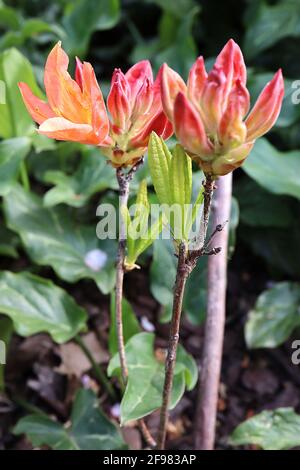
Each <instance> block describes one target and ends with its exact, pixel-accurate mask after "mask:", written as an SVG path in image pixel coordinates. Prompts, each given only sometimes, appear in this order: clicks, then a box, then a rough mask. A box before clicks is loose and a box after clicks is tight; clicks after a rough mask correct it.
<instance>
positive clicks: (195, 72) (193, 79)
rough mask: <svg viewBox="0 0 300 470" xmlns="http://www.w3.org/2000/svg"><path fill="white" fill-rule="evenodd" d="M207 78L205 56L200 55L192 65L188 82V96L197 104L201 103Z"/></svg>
mask: <svg viewBox="0 0 300 470" xmlns="http://www.w3.org/2000/svg"><path fill="white" fill-rule="evenodd" d="M206 79H207V73H206V70H205V65H204V60H203V57H202V56H201V57H198V59H197V60H196V62H195V63H194V65H193V66H192V68H191V70H190V73H189V78H188V82H187V88H188V97H189V98H190V99H191V100H192V101H193V103H194V104H195V105H196V106H199V105H200V100H201V95H202V92H203V88H204V84H205V81H206Z"/></svg>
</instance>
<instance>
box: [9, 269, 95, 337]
mask: <svg viewBox="0 0 300 470" xmlns="http://www.w3.org/2000/svg"><path fill="white" fill-rule="evenodd" d="M0 313H5V314H6V315H7V316H8V317H10V318H11V320H12V321H13V323H14V328H15V330H16V332H17V333H18V334H19V335H21V336H31V335H34V334H35V333H39V332H43V331H46V332H47V333H49V334H50V335H51V336H52V338H53V339H54V341H56V342H57V343H64V342H66V341H68V340H69V339H71V338H73V336H75V335H76V334H77V333H78V332H79V331H80V330H82V329H83V328H84V327H85V325H86V320H87V316H86V313H85V311H84V310H83V309H82V308H80V307H79V306H78V305H77V304H76V303H75V301H74V299H73V298H72V297H70V296H69V295H68V294H67V293H66V292H65V291H64V290H63V289H61V288H60V287H58V286H56V285H55V284H53V283H52V282H51V281H49V280H46V279H43V278H41V277H38V276H34V275H32V274H29V273H26V272H21V273H18V274H15V273H11V272H8V271H2V272H0Z"/></svg>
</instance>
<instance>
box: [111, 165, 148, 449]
mask: <svg viewBox="0 0 300 470" xmlns="http://www.w3.org/2000/svg"><path fill="white" fill-rule="evenodd" d="M142 164H143V158H141V159H140V160H139V161H138V162H137V163H136V164H135V165H134V166H133V167H132V168H131V170H130V171H129V172H128V173H127V174H125V173H124V172H123V170H122V168H118V169H117V170H116V175H117V180H118V184H119V208H120V209H121V207H127V205H128V197H129V186H130V181H131V180H132V178H133V176H134V174H135V172H136V171H137V170H138V168H139V167H140V166H141V165H142ZM120 212H121V211H120ZM119 219H120V220H119V243H118V253H117V266H116V288H115V292H116V302H115V305H116V307H115V308H116V329H117V339H118V351H119V359H120V367H121V376H122V382H123V386H124V387H125V386H126V384H127V379H128V367H127V362H126V354H125V341H124V332H123V315H122V298H123V284H124V275H125V267H124V261H125V250H126V227H125V222H124V220H123V217H122V215H121V217H120V218H119ZM138 425H139V428H140V430H141V433H142V435H143V437H144V439H145V441H146V443H147V444H148V445H149V446H150V447H155V446H156V442H155V440H154V439H153V438H152V436H151V434H150V432H149V430H148V428H147V426H146V424H145V422H144V420H142V419H141V420H139V422H138Z"/></svg>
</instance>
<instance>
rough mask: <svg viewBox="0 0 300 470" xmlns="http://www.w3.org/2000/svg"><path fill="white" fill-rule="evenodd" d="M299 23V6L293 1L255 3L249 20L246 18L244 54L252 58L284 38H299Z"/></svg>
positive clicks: (281, 0)
mask: <svg viewBox="0 0 300 470" xmlns="http://www.w3.org/2000/svg"><path fill="white" fill-rule="evenodd" d="M251 6H252V3H251ZM299 22H300V5H299V2H297V1H295V0H280V1H279V2H277V3H276V4H275V5H268V4H266V3H265V2H255V3H254V11H253V14H252V16H251V18H250V17H249V16H247V31H246V37H245V42H244V48H245V53H246V54H247V56H248V57H249V58H253V57H255V56H256V55H257V54H258V53H259V52H262V51H264V50H265V49H267V48H269V47H270V46H272V45H274V44H276V43H277V42H278V41H280V40H281V39H283V38H285V37H297V36H300V27H299Z"/></svg>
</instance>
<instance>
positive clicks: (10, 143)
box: [0, 118, 31, 196]
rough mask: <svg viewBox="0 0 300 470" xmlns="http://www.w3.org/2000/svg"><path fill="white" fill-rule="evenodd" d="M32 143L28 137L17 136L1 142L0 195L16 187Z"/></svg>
mask: <svg viewBox="0 0 300 470" xmlns="http://www.w3.org/2000/svg"><path fill="white" fill-rule="evenodd" d="M0 119H1V118H0ZM30 145H31V143H30V139H29V138H28V137H16V138H14V139H6V140H3V141H2V142H0V196H5V195H7V194H8V193H9V192H10V191H11V189H12V188H13V187H14V184H15V182H16V180H17V179H18V177H19V173H20V167H21V164H22V162H23V160H24V159H25V157H26V155H27V154H28V152H29V150H30Z"/></svg>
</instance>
